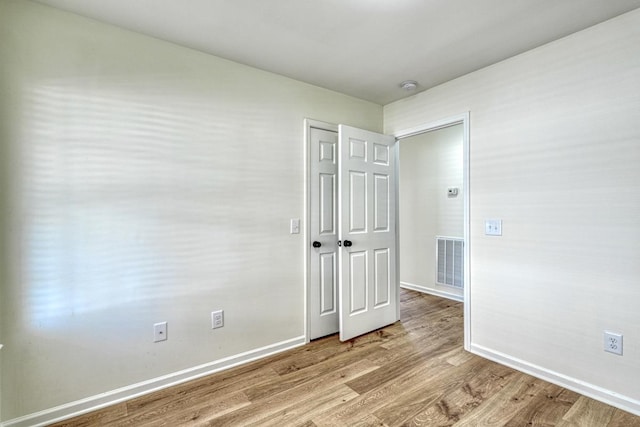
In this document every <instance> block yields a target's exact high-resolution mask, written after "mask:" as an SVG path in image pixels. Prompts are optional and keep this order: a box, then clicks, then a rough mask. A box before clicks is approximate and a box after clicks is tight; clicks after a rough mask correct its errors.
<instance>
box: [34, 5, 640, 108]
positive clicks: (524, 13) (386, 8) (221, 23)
mask: <svg viewBox="0 0 640 427" xmlns="http://www.w3.org/2000/svg"><path fill="white" fill-rule="evenodd" d="M39 2H40V3H44V4H47V5H51V6H54V7H58V8H60V9H65V10H69V11H72V12H75V13H78V14H80V15H84V16H87V17H90V18H94V19H96V20H99V21H103V22H107V23H110V24H113V25H116V26H119V27H122V28H126V29H130V30H133V31H137V32H140V33H143V34H147V35H150V36H153V37H157V38H159V39H163V40H167V41H171V42H173V43H177V44H179V45H183V46H187V47H191V48H194V49H198V50H200V51H203V52H208V53H211V54H214V55H217V56H220V57H223V58H227V59H230V60H233V61H236V62H240V63H243V64H247V65H251V66H253V67H257V68H260V69H263V70H267V71H272V72H274V73H278V74H282V75H285V76H289V77H292V78H294V79H297V80H301V81H305V82H308V83H312V84H314V85H317V86H322V87H325V88H328V89H333V90H335V91H338V92H343V93H346V94H349V95H353V96H355V97H358V98H362V99H366V100H369V101H373V102H376V103H378V104H381V105H384V104H387V103H389V102H392V101H395V100H398V99H400V98H403V97H406V96H408V95H410V94H413V93H414V92H412V93H408V92H406V91H404V90H403V89H401V88H400V87H399V84H400V82H402V81H403V80H407V79H411V80H416V81H418V83H419V86H418V89H417V91H421V90H425V89H428V88H430V87H433V86H435V85H438V84H440V83H443V82H446V81H448V80H451V79H454V78H456V77H459V76H462V75H464V74H467V73H469V72H471V71H474V70H477V69H480V68H482V67H485V66H487V65H490V64H493V63H495V62H498V61H500V60H503V59H506V58H509V57H511V56H514V55H516V54H518V53H521V52H524V51H527V50H529V49H532V48H534V47H537V46H540V45H542V44H545V43H548V42H550V41H552V40H556V39H558V38H561V37H564V36H566V35H569V34H571V33H574V32H576V31H579V30H581V29H584V28H587V27H589V26H591V25H594V24H597V23H599V22H602V21H605V20H607V19H609V18H612V17H614V16H617V15H620V14H622V13H624V12H628V11H630V10H633V9H636V8H638V7H640V0H39Z"/></svg>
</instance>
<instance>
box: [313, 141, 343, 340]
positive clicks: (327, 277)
mask: <svg viewBox="0 0 640 427" xmlns="http://www.w3.org/2000/svg"><path fill="white" fill-rule="evenodd" d="M338 157H339V151H338V134H337V132H332V131H328V130H322V129H316V128H311V130H310V138H309V168H310V171H309V174H310V177H309V178H310V192H309V194H310V198H311V200H310V232H309V237H310V238H309V240H310V245H311V248H310V249H309V250H310V253H311V256H310V262H309V268H310V273H309V274H310V287H309V339H315V338H320V337H323V336H325V335H329V334H334V333H336V332H338V328H339V323H338Z"/></svg>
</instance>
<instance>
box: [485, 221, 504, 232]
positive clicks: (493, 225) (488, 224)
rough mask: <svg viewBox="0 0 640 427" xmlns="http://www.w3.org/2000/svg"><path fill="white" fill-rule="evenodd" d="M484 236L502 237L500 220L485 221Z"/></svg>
mask: <svg viewBox="0 0 640 427" xmlns="http://www.w3.org/2000/svg"><path fill="white" fill-rule="evenodd" d="M484 234H485V235H487V236H502V220H501V219H485V220H484Z"/></svg>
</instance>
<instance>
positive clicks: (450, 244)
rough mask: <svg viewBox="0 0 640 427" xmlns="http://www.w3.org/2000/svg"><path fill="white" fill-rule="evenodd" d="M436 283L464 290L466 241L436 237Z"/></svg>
mask: <svg viewBox="0 0 640 427" xmlns="http://www.w3.org/2000/svg"><path fill="white" fill-rule="evenodd" d="M436 245H437V247H436V266H437V268H436V270H437V271H436V283H437V284H439V285H448V286H453V287H456V288H462V287H463V284H464V240H463V239H459V238H455V237H441V236H437V237H436Z"/></svg>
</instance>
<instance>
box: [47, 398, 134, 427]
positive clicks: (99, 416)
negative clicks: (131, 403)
mask: <svg viewBox="0 0 640 427" xmlns="http://www.w3.org/2000/svg"><path fill="white" fill-rule="evenodd" d="M127 414H128V413H127V404H126V403H118V404H116V405H112V406H109V407H108V408H105V409H102V410H99V411H94V412H91V413H89V414H86V415H82V416H80V417H78V418H73V419H71V420H67V421H61V422H59V423H55V424H52V425H53V426H56V427H91V426H105V425H111V424H113V423H115V420H118V419H123V418H125V417H126V416H127Z"/></svg>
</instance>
